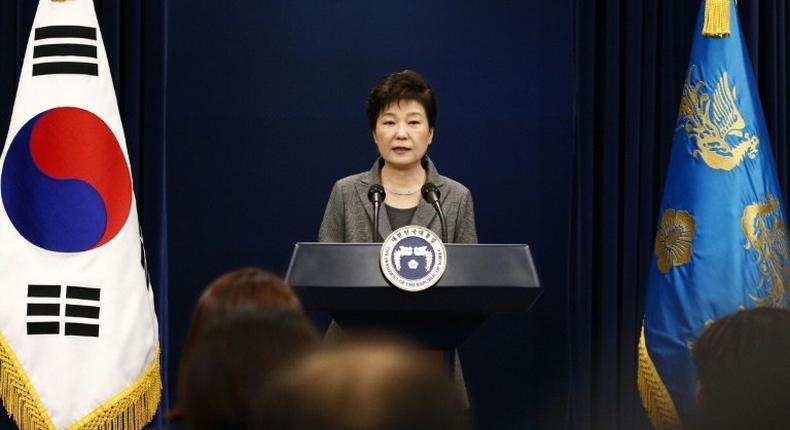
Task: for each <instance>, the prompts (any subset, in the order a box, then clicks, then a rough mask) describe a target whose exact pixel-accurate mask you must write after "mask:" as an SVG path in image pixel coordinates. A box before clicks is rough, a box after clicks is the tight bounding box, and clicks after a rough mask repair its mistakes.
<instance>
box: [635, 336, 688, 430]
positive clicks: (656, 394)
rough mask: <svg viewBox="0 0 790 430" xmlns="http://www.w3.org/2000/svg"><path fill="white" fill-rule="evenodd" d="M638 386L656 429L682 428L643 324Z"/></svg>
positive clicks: (643, 403) (670, 429)
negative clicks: (652, 353) (647, 341)
mask: <svg viewBox="0 0 790 430" xmlns="http://www.w3.org/2000/svg"><path fill="white" fill-rule="evenodd" d="M636 381H637V387H638V388H639V397H641V398H642V405H644V407H645V410H647V415H648V417H650V422H651V423H652V424H653V427H654V428H655V429H656V430H680V429H682V428H683V426H682V425H681V424H680V417H679V416H678V412H677V409H675V403H674V402H673V401H672V397H671V396H670V395H669V391H668V390H667V387H666V385H664V381H662V380H661V376H660V375H659V374H658V370H656V366H655V365H654V364H653V360H651V359H650V354H649V353H648V352H647V343H646V342H645V326H644V324H642V333H641V334H640V336H639V368H638V370H637V377H636Z"/></svg>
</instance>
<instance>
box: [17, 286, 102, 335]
mask: <svg viewBox="0 0 790 430" xmlns="http://www.w3.org/2000/svg"><path fill="white" fill-rule="evenodd" d="M61 291H62V289H61V286H60V285H28V286H27V297H28V304H27V317H28V322H27V334H29V335H58V334H60V326H61V324H60V323H61V317H64V318H63V320H64V323H63V334H64V335H66V336H87V337H99V324H98V319H99V303H98V302H99V300H100V298H101V297H100V295H101V291H100V290H99V289H98V288H88V287H76V286H67V287H66V298H65V300H64V299H63V298H62V297H61ZM61 305H65V314H61V308H62V307H61ZM42 317H44V318H42ZM47 317H49V318H47ZM50 318H51V319H50ZM76 318H80V319H85V318H87V319H93V320H97V321H96V323H93V322H88V323H86V322H83V321H84V320H76V321H75V319H76ZM42 319H44V321H42ZM31 320H34V321H31Z"/></svg>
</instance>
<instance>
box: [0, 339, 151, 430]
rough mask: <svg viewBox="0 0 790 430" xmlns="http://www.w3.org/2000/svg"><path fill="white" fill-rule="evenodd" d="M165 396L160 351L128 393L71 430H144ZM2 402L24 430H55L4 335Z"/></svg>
mask: <svg viewBox="0 0 790 430" xmlns="http://www.w3.org/2000/svg"><path fill="white" fill-rule="evenodd" d="M161 395H162V379H161V377H160V376H159V349H158V348H157V350H156V355H155V356H154V360H153V361H152V362H151V363H150V364H149V365H148V368H146V369H145V372H143V374H142V375H141V376H140V377H139V378H138V379H137V380H136V381H134V382H133V383H132V384H130V385H129V387H127V388H126V389H124V390H123V391H121V392H120V393H118V394H117V395H116V396H115V397H113V398H112V399H110V400H109V401H107V402H105V403H104V404H103V405H101V406H99V407H98V408H97V409H96V410H94V411H93V412H91V413H90V414H89V415H88V416H86V417H85V418H83V419H81V420H80V421H78V422H77V423H75V424H73V425H71V426H70V427H69V430H78V429H79V430H82V429H86V430H114V429H118V430H128V429H141V428H143V427H144V426H145V425H146V424H148V423H149V422H150V421H151V419H152V418H153V417H154V414H156V411H157V408H158V406H159V400H160V398H161ZM0 398H2V400H3V404H4V405H5V408H6V410H7V411H8V413H9V415H11V417H12V418H13V419H14V421H15V422H16V424H17V426H18V427H19V428H20V429H21V430H55V425H54V424H53V423H52V420H51V419H50V418H49V415H47V412H46V410H45V409H44V405H43V403H42V402H41V399H40V398H39V397H38V393H36V390H35V389H34V388H33V385H32V384H31V383H30V380H29V379H28V378H27V374H26V373H25V371H24V370H23V369H22V365H21V364H20V363H19V360H17V358H16V355H15V354H14V351H13V350H12V349H11V346H10V345H8V343H7V342H6V340H5V338H4V337H3V335H2V334H0Z"/></svg>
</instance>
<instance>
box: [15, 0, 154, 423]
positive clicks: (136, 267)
mask: <svg viewBox="0 0 790 430" xmlns="http://www.w3.org/2000/svg"><path fill="white" fill-rule="evenodd" d="M141 261H142V262H143V264H141ZM161 388H162V384H161V379H160V375H159V339H158V331H157V321H156V315H155V313H154V304H153V294H152V291H151V287H150V285H149V284H148V281H147V276H146V269H145V267H144V251H143V249H142V245H141V237H140V229H139V224H138V220H137V211H136V204H135V197H134V192H133V190H132V178H131V170H130V167H129V157H128V154H127V151H126V141H125V138H124V133H123V128H122V125H121V118H120V114H119V112H118V104H117V101H116V99H115V92H114V90H113V84H112V77H111V76H110V69H109V65H108V62H107V54H106V52H105V50H104V43H103V41H102V35H101V32H100V31H99V26H98V22H97V19H96V12H95V10H94V6H93V2H92V0H59V1H52V0H41V1H40V2H39V6H38V10H37V12H36V17H35V19H34V21H33V27H32V30H31V34H30V38H29V41H28V45H27V51H26V53H25V59H24V64H23V67H22V73H21V76H20V78H19V87H18V90H17V95H16V101H15V104H14V110H13V114H12V115H11V123H10V126H9V128H8V136H7V137H6V139H5V145H4V147H3V152H2V156H0V396H2V401H3V404H4V406H5V408H6V410H7V411H8V412H9V414H11V416H12V417H13V418H14V420H15V421H16V423H17V424H18V425H19V426H20V428H22V429H66V428H91V429H110V428H112V429H139V428H142V427H143V426H144V425H145V424H146V423H147V422H148V421H150V419H151V417H153V415H154V413H155V412H156V409H157V406H158V404H159V398H160V394H161Z"/></svg>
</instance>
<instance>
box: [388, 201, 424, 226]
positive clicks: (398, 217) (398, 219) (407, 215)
mask: <svg viewBox="0 0 790 430" xmlns="http://www.w3.org/2000/svg"><path fill="white" fill-rule="evenodd" d="M384 206H385V207H386V211H387V217H389V220H390V226H392V230H393V231H394V230H397V229H399V228H401V227H405V226H407V225H409V224H411V220H412V218H414V212H415V211H417V206H415V207H413V208H408V209H398V208H394V207H392V206H390V205H384Z"/></svg>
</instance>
